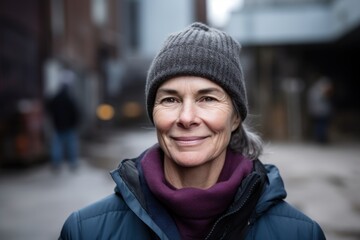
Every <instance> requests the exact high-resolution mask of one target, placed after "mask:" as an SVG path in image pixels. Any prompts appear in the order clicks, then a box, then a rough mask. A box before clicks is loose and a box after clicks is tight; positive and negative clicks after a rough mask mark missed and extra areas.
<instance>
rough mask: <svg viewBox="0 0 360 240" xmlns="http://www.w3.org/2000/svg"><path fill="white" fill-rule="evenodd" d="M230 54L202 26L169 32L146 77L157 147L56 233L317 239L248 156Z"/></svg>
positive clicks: (235, 57) (253, 153) (231, 44)
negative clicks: (99, 198)
mask: <svg viewBox="0 0 360 240" xmlns="http://www.w3.org/2000/svg"><path fill="white" fill-rule="evenodd" d="M239 54H240V45H239V44H238V43H237V42H236V41H234V40H233V39H232V38H231V37H230V36H229V35H227V34H225V33H223V32H221V31H218V30H216V29H213V28H209V27H208V26H206V25H204V24H201V23H194V24H192V25H191V26H189V27H188V28H186V29H185V30H183V31H181V32H178V33H175V34H173V35H171V36H169V38H168V39H167V40H166V42H165V44H164V45H163V47H162V49H161V50H160V52H159V53H158V55H157V56H156V57H155V58H154V60H153V63H152V65H151V66H150V69H149V72H148V77H147V82H146V104H147V110H148V115H149V117H150V120H151V121H152V123H153V124H154V126H155V128H156V132H157V137H158V144H156V145H154V146H153V147H151V148H150V149H147V150H146V151H145V152H144V153H143V154H141V155H140V156H139V157H137V158H135V159H128V160H124V161H122V162H121V164H120V166H119V168H118V169H116V170H114V171H113V172H112V173H111V175H112V177H113V179H114V181H115V182H116V189H115V194H113V195H110V196H109V197H107V198H105V199H103V200H101V201H99V202H97V203H95V204H93V205H91V206H89V207H86V208H84V209H82V210H80V211H77V212H75V213H73V214H72V215H71V216H70V217H69V218H68V220H67V221H66V223H65V225H64V227H63V230H62V232H61V237H60V238H61V239H277V240H279V239H325V237H324V234H323V232H322V230H321V228H320V227H319V226H318V224H317V223H315V222H314V221H313V220H311V219H310V218H308V217H307V216H305V215H304V214H302V213H301V212H299V211H298V210H296V209H294V208H293V207H291V206H290V205H289V204H287V203H286V202H285V201H284V200H283V199H284V198H285V196H286V192H285V189H284V186H283V183H282V180H281V177H280V176H279V173H278V170H277V169H276V167H274V166H272V165H266V166H264V165H263V164H262V163H261V162H260V161H259V160H257V159H258V157H259V155H260V154H261V151H262V145H261V141H260V139H259V138H258V137H257V136H256V135H255V134H253V133H251V132H250V131H249V130H247V129H246V128H245V126H244V124H243V121H244V120H245V118H246V116H247V112H248V106H247V98H246V91H245V84H244V78H243V73H242V69H241V65H240V58H239Z"/></svg>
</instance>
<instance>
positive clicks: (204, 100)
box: [200, 96, 217, 102]
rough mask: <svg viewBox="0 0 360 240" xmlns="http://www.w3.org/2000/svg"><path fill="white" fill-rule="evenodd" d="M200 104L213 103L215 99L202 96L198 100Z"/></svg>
mask: <svg viewBox="0 0 360 240" xmlns="http://www.w3.org/2000/svg"><path fill="white" fill-rule="evenodd" d="M200 101H201V102H214V101H217V100H216V98H214V97H210V96H204V97H202V98H201V99H200Z"/></svg>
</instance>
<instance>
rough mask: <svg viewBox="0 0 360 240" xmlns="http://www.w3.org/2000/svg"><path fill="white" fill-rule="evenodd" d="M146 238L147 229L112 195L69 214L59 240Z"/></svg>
mask: <svg viewBox="0 0 360 240" xmlns="http://www.w3.org/2000/svg"><path fill="white" fill-rule="evenodd" d="M134 235H140V236H144V239H146V238H147V236H148V230H147V227H146V226H145V225H144V224H143V223H142V222H141V221H140V220H139V218H138V217H137V216H136V215H135V214H134V213H133V212H132V211H131V210H130V209H129V207H128V206H127V205H126V204H125V203H124V201H123V199H122V197H121V196H119V195H116V194H112V195H109V196H108V197H106V198H104V199H102V200H100V201H97V202H95V203H93V204H91V205H89V206H87V207H85V208H82V209H80V210H78V211H76V212H73V213H72V214H71V215H70V216H69V217H68V218H67V220H66V221H65V223H64V226H63V228H62V230H61V234H60V238H59V239H64V240H65V239H112V238H114V237H115V238H119V239H127V238H128V237H131V236H134Z"/></svg>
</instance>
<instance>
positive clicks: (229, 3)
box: [207, 0, 243, 27]
mask: <svg viewBox="0 0 360 240" xmlns="http://www.w3.org/2000/svg"><path fill="white" fill-rule="evenodd" d="M242 4H243V0H207V8H208V20H209V24H210V25H212V26H215V27H223V26H224V25H225V24H226V23H227V21H228V20H229V16H230V12H231V11H232V10H234V9H237V8H240V7H241V6H242Z"/></svg>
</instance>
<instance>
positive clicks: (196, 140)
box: [172, 136, 207, 146]
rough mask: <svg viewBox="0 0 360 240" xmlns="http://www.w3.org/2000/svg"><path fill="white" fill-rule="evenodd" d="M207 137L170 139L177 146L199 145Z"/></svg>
mask: <svg viewBox="0 0 360 240" xmlns="http://www.w3.org/2000/svg"><path fill="white" fill-rule="evenodd" d="M206 138H207V137H203V136H183V137H172V139H173V140H174V141H175V142H177V143H178V144H179V145H187V146H188V145H197V144H200V143H202V142H203V141H204V139H206Z"/></svg>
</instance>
